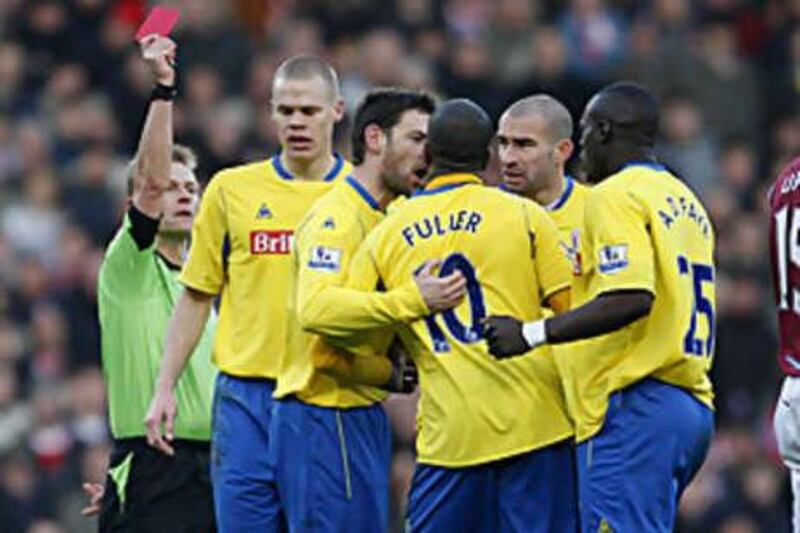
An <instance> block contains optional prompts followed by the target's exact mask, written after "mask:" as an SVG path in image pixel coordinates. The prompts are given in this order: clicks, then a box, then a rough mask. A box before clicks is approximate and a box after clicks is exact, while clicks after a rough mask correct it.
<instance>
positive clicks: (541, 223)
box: [524, 201, 572, 301]
mask: <svg viewBox="0 0 800 533" xmlns="http://www.w3.org/2000/svg"><path fill="white" fill-rule="evenodd" d="M524 209H525V214H526V223H527V225H528V228H527V229H528V233H529V234H530V235H531V243H532V248H533V249H532V257H533V261H534V265H535V267H536V276H537V279H538V281H539V288H540V289H539V290H540V294H539V297H540V298H541V301H545V300H547V298H549V297H550V296H552V295H553V294H555V293H556V292H558V291H561V290H563V289H567V288H569V287H570V284H571V282H572V267H571V265H570V262H569V259H568V258H567V254H566V251H565V250H566V248H565V247H564V246H563V245H562V243H561V238H560V237H559V234H558V228H557V227H556V225H555V222H553V220H552V219H551V218H550V217H549V216H548V215H547V213H546V212H545V211H544V209H542V208H541V207H539V206H538V205H535V204H533V202H530V201H526V202H525V206H524Z"/></svg>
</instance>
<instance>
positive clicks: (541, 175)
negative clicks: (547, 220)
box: [497, 94, 591, 412]
mask: <svg viewBox="0 0 800 533" xmlns="http://www.w3.org/2000/svg"><path fill="white" fill-rule="evenodd" d="M573 150H574V144H573V142H572V117H571V116H570V113H569V111H568V110H567V108H566V107H564V105H563V104H562V103H561V102H559V101H558V100H556V99H555V98H553V97H552V96H549V95H546V94H536V95H532V96H528V97H525V98H522V99H521V100H518V101H516V102H514V103H513V104H512V105H511V106H510V107H509V108H508V109H507V110H506V111H505V112H504V113H503V115H502V116H501V117H500V122H499V125H498V130H497V152H498V157H499V159H500V170H501V175H502V178H503V183H502V187H503V188H504V189H505V190H507V191H511V192H513V193H516V194H520V195H522V196H524V197H526V198H528V199H530V200H533V201H534V202H536V203H537V204H539V205H541V206H542V207H544V208H545V210H546V211H547V212H548V213H549V215H550V217H551V218H552V219H553V221H554V222H555V223H556V227H557V228H558V233H559V236H560V237H561V246H562V248H563V250H564V252H565V253H566V255H567V257H568V258H569V259H570V262H571V263H572V274H573V278H572V292H571V304H572V306H573V307H575V306H576V305H578V304H581V303H584V302H585V301H586V299H587V298H588V294H587V293H588V287H587V282H586V280H587V276H586V273H587V272H588V270H589V268H588V262H589V260H590V259H591V258H590V257H587V256H586V254H585V249H586V245H585V244H584V241H585V238H586V232H585V231H584V208H585V205H586V197H587V195H588V194H589V188H588V187H587V186H586V185H584V184H582V183H579V182H578V181H576V180H575V179H573V178H572V177H571V176H568V175H566V174H565V172H564V166H565V165H566V163H567V161H568V160H569V158H570V157H571V156H572V152H573ZM553 353H554V357H555V361H556V365H557V366H558V368H559V374H560V375H561V376H562V385H563V387H564V388H565V389H572V392H571V394H567V395H566V400H569V401H572V400H574V399H575V398H576V397H577V396H578V393H579V391H578V390H576V389H575V385H576V384H575V383H574V381H573V380H570V379H569V375H570V372H569V370H568V369H567V368H564V367H565V366H568V365H571V364H572V363H573V362H574V358H573V357H572V347H571V346H570V345H565V346H554V347H553ZM567 407H568V411H570V412H572V411H573V410H574V406H571V405H570V404H569V403H567Z"/></svg>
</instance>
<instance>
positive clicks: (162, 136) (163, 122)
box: [134, 100, 172, 192]
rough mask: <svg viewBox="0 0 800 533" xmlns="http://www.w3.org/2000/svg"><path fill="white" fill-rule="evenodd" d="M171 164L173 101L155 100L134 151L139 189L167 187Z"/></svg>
mask: <svg viewBox="0 0 800 533" xmlns="http://www.w3.org/2000/svg"><path fill="white" fill-rule="evenodd" d="M171 164H172V102H168V101H164V100H154V101H153V102H151V103H150V107H149V109H148V112H147V118H146V120H145V123H144V128H143V130H142V136H141V137H140V139H139V148H138V150H137V153H136V170H135V173H134V179H136V180H138V181H139V183H138V184H137V185H138V187H139V188H143V189H145V190H147V191H152V192H161V191H165V190H166V189H167V188H168V187H169V176H170V166H171Z"/></svg>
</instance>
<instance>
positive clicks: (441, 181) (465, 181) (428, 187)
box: [414, 173, 483, 196]
mask: <svg viewBox="0 0 800 533" xmlns="http://www.w3.org/2000/svg"><path fill="white" fill-rule="evenodd" d="M464 185H483V180H481V178H480V176H478V175H477V174H468V173H456V174H441V175H439V176H436V177H434V178H432V179H431V180H430V181H429V182H428V183H426V184H425V187H424V188H423V189H422V190H421V191H418V192H417V193H415V194H414V196H424V195H428V194H437V193H440V192H445V191H449V190H451V189H455V188H457V187H462V186H464Z"/></svg>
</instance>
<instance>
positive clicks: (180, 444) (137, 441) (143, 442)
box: [113, 437, 211, 452]
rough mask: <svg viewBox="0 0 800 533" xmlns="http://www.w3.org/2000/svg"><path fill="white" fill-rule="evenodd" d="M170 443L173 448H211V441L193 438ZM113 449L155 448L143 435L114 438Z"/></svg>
mask: <svg viewBox="0 0 800 533" xmlns="http://www.w3.org/2000/svg"><path fill="white" fill-rule="evenodd" d="M170 444H171V445H172V446H173V447H174V448H175V449H184V450H196V451H199V452H208V451H210V450H211V442H210V441H207V440H194V439H174V440H173V441H172V442H170ZM113 449H114V451H122V452H132V451H137V450H143V449H147V450H155V448H153V447H152V446H150V445H149V444H147V438H145V437H126V438H123V439H114V441H113Z"/></svg>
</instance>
